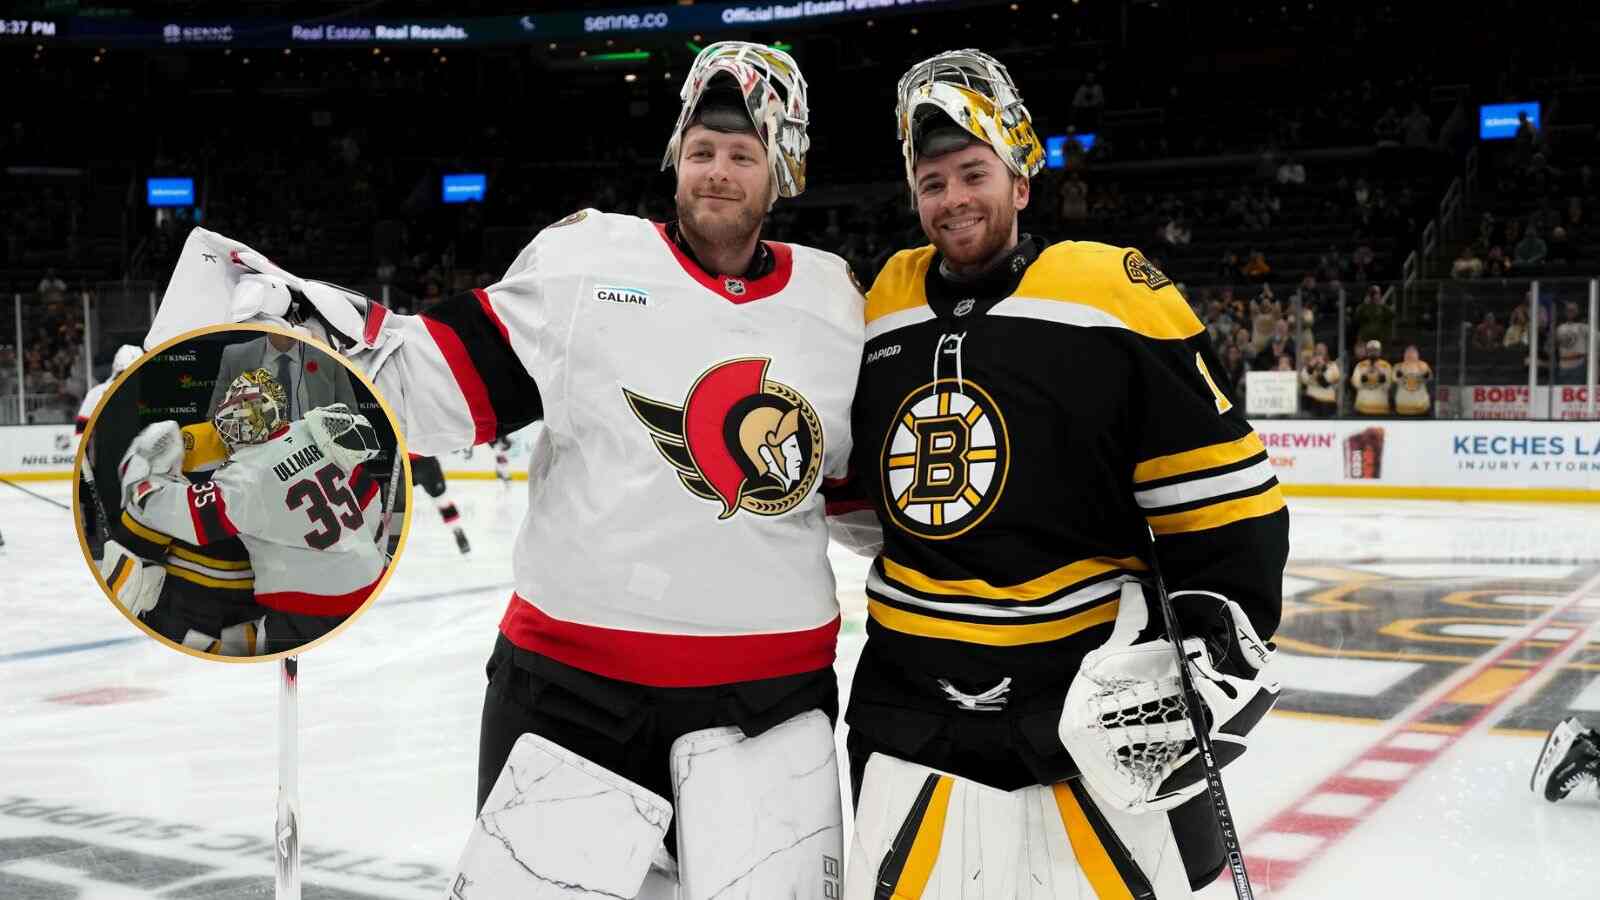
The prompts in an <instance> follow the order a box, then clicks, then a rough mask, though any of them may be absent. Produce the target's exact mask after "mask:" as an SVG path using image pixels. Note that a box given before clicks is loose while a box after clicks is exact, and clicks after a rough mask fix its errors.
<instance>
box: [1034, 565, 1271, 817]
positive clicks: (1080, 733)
mask: <svg viewBox="0 0 1600 900" xmlns="http://www.w3.org/2000/svg"><path fill="white" fill-rule="evenodd" d="M1171 598H1172V605H1173V608H1174V609H1175V610H1182V611H1183V612H1182V613H1180V615H1181V617H1182V618H1183V619H1184V620H1185V621H1188V622H1191V623H1195V622H1198V623H1202V624H1201V627H1198V628H1191V629H1190V630H1192V631H1194V632H1195V633H1196V636H1193V637H1188V638H1185V640H1184V642H1183V655H1184V658H1185V659H1186V660H1187V661H1188V664H1189V672H1190V674H1191V675H1192V676H1193V679H1194V686H1195V690H1196V691H1197V692H1198V693H1199V694H1200V699H1201V700H1202V702H1203V703H1204V704H1205V718H1206V721H1207V722H1208V723H1209V724H1210V736H1211V744H1212V749H1213V751H1214V753H1215V757H1216V762H1217V765H1218V766H1227V765H1228V764H1229V763H1231V762H1233V761H1234V760H1235V759H1238V758H1239V757H1240V756H1241V755H1242V754H1243V753H1244V751H1245V747H1246V745H1247V743H1248V740H1247V738H1248V735H1249V733H1250V731H1251V729H1253V728H1255V726H1256V723H1257V722H1259V721H1261V717H1262V716H1264V715H1266V714H1267V711H1268V710H1270V709H1271V708H1272V705H1273V704H1274V703H1276V702H1277V700H1278V694H1279V685H1278V683H1277V682H1273V681H1267V680H1264V679H1262V678H1261V677H1260V676H1261V672H1262V670H1263V669H1264V668H1265V667H1266V665H1267V663H1268V662H1270V661H1271V659H1272V656H1273V654H1274V653H1276V652H1277V648H1276V647H1274V646H1273V645H1272V644H1271V643H1270V642H1267V641H1263V640H1261V638H1260V637H1259V636H1258V635H1257V634H1256V631H1255V628H1254V627H1253V626H1252V625H1251V624H1250V620H1249V618H1248V617H1247V616H1246V615H1245V613H1244V610H1243V608H1241V607H1240V606H1239V604H1237V603H1235V602H1233V601H1232V600H1229V599H1227V598H1226V597H1223V596H1222V595H1220V594H1213V593H1210V592H1207V591H1178V592H1176V593H1174V594H1172V595H1171ZM1202 610H1210V612H1209V614H1207V613H1206V612H1202ZM1197 612H1199V614H1198V615H1197V614H1196V613H1197ZM1059 734H1060V736H1061V743H1062V744H1064V745H1065V746H1066V748H1067V751H1068V752H1069V753H1071V754H1072V758H1073V761H1074V762H1076V763H1077V764H1078V769H1079V770H1080V771H1081V772H1082V773H1083V779H1084V781H1085V782H1086V783H1087V784H1088V785H1089V787H1091V788H1093V789H1094V790H1095V792H1096V794H1097V795H1098V796H1099V797H1100V798H1101V799H1102V800H1104V801H1105V802H1106V803H1108V804H1109V805H1111V806H1113V807H1115V808H1116V809H1120V810H1125V811H1127V812H1132V813H1140V812H1149V811H1161V810H1168V809H1172V808H1173V807H1175V806H1178V805H1180V804H1182V803H1183V802H1184V801H1185V800H1188V799H1189V798H1191V797H1193V796H1195V795H1196V794H1198V793H1200V791H1201V790H1203V789H1204V788H1205V783H1206V775H1205V769H1204V767H1203V765H1202V763H1201V759H1200V755H1199V751H1198V750H1197V748H1196V743H1195V740H1194V727H1193V725H1192V724H1191V722H1190V719H1189V713H1188V707H1187V704H1185V702H1184V697H1183V690H1182V687H1181V685H1180V682H1179V679H1178V662H1177V657H1176V656H1175V655H1174V653H1173V648H1172V642H1171V641H1170V640H1168V639H1167V636H1166V630H1165V629H1164V628H1163V627H1162V626H1161V622H1160V618H1159V616H1157V617H1155V618H1154V620H1152V616H1151V611H1150V604H1149V603H1148V602H1146V600H1145V596H1144V590H1143V589H1142V587H1141V586H1140V585H1139V584H1138V583H1137V582H1130V583H1128V584H1125V585H1123V587H1122V599H1121V604H1120V606H1119V607H1118V609H1117V619H1116V624H1115V625H1114V626H1113V628H1112V632H1111V638H1110V640H1108V641H1106V643H1105V644H1104V645H1103V646H1101V647H1098V648H1096V649H1094V650H1092V651H1090V652H1089V653H1088V654H1086V655H1085V656H1084V658H1083V664H1082V665H1081V666H1079V668H1078V674H1077V675H1076V676H1075V677H1074V678H1073V680H1072V684H1071V686H1070V687H1069V688H1068V689H1067V700H1066V705H1065V707H1064V708H1063V710H1062V713H1061V724H1060V728H1059Z"/></svg>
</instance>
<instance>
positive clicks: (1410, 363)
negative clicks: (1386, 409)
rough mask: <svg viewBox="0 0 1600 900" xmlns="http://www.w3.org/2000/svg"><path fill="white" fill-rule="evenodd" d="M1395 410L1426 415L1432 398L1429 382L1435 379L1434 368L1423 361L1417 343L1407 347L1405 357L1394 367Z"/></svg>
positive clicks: (1399, 413)
mask: <svg viewBox="0 0 1600 900" xmlns="http://www.w3.org/2000/svg"><path fill="white" fill-rule="evenodd" d="M1394 379H1395V388H1394V411H1395V414H1396V415H1402V416H1425V415H1427V414H1428V408H1429V407H1430V406H1431V405H1432V400H1431V399H1430V398H1429V397H1428V382H1430V381H1432V380H1433V369H1431V368H1429V367H1428V364H1427V363H1425V362H1423V361H1422V355H1421V353H1420V352H1419V351H1418V350H1417V345H1416V344H1411V345H1409V346H1407V347H1406V350H1405V358H1404V359H1402V360H1401V362H1400V364H1399V365H1398V366H1395V367H1394Z"/></svg>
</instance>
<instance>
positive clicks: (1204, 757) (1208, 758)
mask: <svg viewBox="0 0 1600 900" xmlns="http://www.w3.org/2000/svg"><path fill="white" fill-rule="evenodd" d="M1145 533H1146V534H1148V535H1149V536H1150V573H1151V575H1153V576H1154V577H1155V582H1156V596H1157V598H1159V600H1160V602H1161V620H1162V621H1163V622H1164V623H1165V624H1166V626H1167V640H1169V641H1171V642H1172V652H1173V653H1176V654H1178V683H1179V685H1180V686H1181V687H1182V688H1183V703H1184V705H1185V706H1187V707H1188V708H1189V722H1190V724H1192V725H1193V726H1194V742H1195V748H1196V749H1197V750H1198V751H1199V752H1200V764H1201V766H1202V767H1203V768H1204V769H1205V773H1206V794H1207V795H1209V796H1210V797H1211V810H1212V812H1214V813H1216V816H1217V830H1218V831H1220V832H1222V850H1223V853H1224V854H1225V855H1226V857H1227V858H1226V862H1227V864H1228V871H1229V872H1230V873H1231V874H1232V875H1233V892H1234V894H1235V895H1237V896H1238V898H1239V900H1255V892H1254V891H1252V890H1251V889H1250V873H1249V872H1247V871H1246V870H1245V867H1244V850H1243V849H1241V848H1240V846H1239V829H1238V828H1237V827H1236V826H1235V825H1234V824H1233V809H1232V808H1231V807H1229V806H1228V795H1227V792H1225V791H1224V790H1223V789H1222V767H1221V766H1219V765H1217V757H1216V755H1215V754H1214V753H1213V752H1212V750H1211V726H1210V725H1209V724H1207V722H1206V714H1205V707H1204V706H1203V705H1202V702H1203V701H1201V699H1200V692H1199V691H1197V690H1195V686H1194V676H1193V675H1191V674H1189V661H1188V660H1187V659H1185V658H1184V656H1183V633H1182V632H1180V631H1179V630H1178V615H1177V613H1175V612H1174V611H1173V609H1172V598H1171V597H1169V596H1167V582H1166V580H1165V579H1163V578H1162V577H1161V562H1160V560H1159V559H1157V556H1158V554H1157V553H1156V535H1155V532H1154V531H1152V530H1150V528H1149V526H1145Z"/></svg>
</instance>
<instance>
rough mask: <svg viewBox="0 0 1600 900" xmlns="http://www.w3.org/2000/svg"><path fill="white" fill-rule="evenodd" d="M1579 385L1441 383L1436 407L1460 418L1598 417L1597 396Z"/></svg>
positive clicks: (1598, 401) (1565, 418) (1563, 418)
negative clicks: (1452, 412) (1457, 384)
mask: <svg viewBox="0 0 1600 900" xmlns="http://www.w3.org/2000/svg"><path fill="white" fill-rule="evenodd" d="M1591 393H1592V392H1591V391H1590V390H1589V389H1588V388H1586V387H1583V386H1582V385H1570V384H1569V385H1561V384H1558V385H1555V386H1553V387H1552V386H1547V385H1539V386H1537V387H1534V388H1531V389H1530V388H1529V387H1528V386H1527V385H1525V384H1469V385H1464V386H1454V385H1448V384H1441V385H1439V387H1438V389H1437V398H1438V401H1439V405H1440V406H1441V407H1442V408H1444V409H1452V410H1454V411H1455V415H1456V417H1457V418H1462V419H1526V418H1529V413H1530V407H1531V412H1532V414H1533V415H1534V416H1536V417H1538V418H1541V419H1544V418H1550V419H1561V420H1564V421H1572V420H1584V419H1591V420H1592V419H1597V418H1600V397H1591Z"/></svg>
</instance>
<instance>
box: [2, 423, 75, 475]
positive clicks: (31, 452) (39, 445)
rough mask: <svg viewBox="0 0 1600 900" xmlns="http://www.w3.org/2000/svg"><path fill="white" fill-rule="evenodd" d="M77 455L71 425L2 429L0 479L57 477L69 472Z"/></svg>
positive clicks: (24, 426) (23, 426) (20, 426)
mask: <svg viewBox="0 0 1600 900" xmlns="http://www.w3.org/2000/svg"><path fill="white" fill-rule="evenodd" d="M77 451H78V441H77V438H76V437H75V436H74V435H73V427H72V426H71V425H13V426H7V427H5V428H0V477H5V478H15V477H17V476H21V477H23V478H31V477H55V476H56V475H57V474H58V473H60V474H64V473H66V472H70V471H72V457H73V454H75V453H77Z"/></svg>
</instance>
